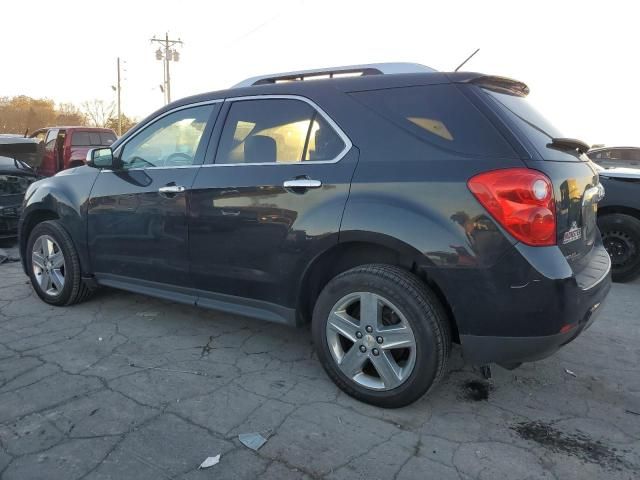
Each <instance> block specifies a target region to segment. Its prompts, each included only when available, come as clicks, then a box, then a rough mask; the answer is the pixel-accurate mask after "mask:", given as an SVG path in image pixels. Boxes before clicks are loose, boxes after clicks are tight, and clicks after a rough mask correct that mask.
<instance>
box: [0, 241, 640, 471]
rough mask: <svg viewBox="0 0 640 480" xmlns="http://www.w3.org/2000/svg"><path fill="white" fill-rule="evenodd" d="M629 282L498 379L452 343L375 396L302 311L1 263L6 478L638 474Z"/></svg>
mask: <svg viewBox="0 0 640 480" xmlns="http://www.w3.org/2000/svg"><path fill="white" fill-rule="evenodd" d="M7 250H8V251H9V253H14V254H15V247H13V248H8V249H7ZM639 294H640V281H636V282H634V283H630V284H617V285H614V287H613V289H612V292H611V294H610V296H609V299H608V303H607V304H606V305H605V306H604V307H603V308H604V311H603V313H602V315H601V317H600V318H599V319H598V320H597V321H596V322H595V323H594V325H593V326H592V327H591V329H589V330H588V331H587V332H585V333H584V334H583V335H582V336H581V337H579V338H578V339H577V340H576V341H575V342H573V343H572V344H570V345H568V346H567V347H565V348H564V349H563V350H562V351H560V352H559V353H558V354H556V355H555V356H553V357H551V358H549V359H547V360H544V361H541V362H537V363H534V364H528V365H524V366H523V367H521V368H519V369H517V370H514V371H506V370H503V369H500V368H498V367H496V368H494V369H493V379H492V380H491V381H485V380H484V379H483V378H482V377H481V376H480V375H479V373H478V371H476V370H474V369H473V368H471V367H470V366H467V365H465V364H464V362H463V361H462V359H461V355H460V351H459V349H457V348H454V350H453V354H452V358H451V362H450V367H449V372H448V374H447V375H446V377H445V378H444V380H443V381H442V382H441V384H440V385H439V386H438V387H437V388H436V389H434V390H433V391H432V392H431V393H430V394H429V395H428V396H426V397H424V398H423V399H421V400H420V401H418V402H416V403H415V404H413V405H410V406H408V407H405V408H402V409H398V410H383V409H379V408H376V407H372V406H368V405H365V404H362V403H359V402H358V401H356V400H353V399H351V398H350V397H348V396H346V395H345V394H343V393H341V392H340V391H339V390H338V389H337V387H335V386H334V385H333V383H331V382H330V381H329V379H328V378H327V376H326V375H325V374H324V372H323V370H322V368H321V367H320V364H319V363H318V361H317V360H316V358H315V355H314V353H313V348H312V345H311V340H310V333H309V330H308V329H291V328H287V327H283V326H279V325H275V324H269V323H263V322H259V321H256V320H251V319H247V318H241V317H235V316H231V315H227V314H222V313H218V312H212V311H207V310H202V309H197V308H191V307H187V306H184V305H177V304H173V303H170V302H165V301H160V300H156V299H152V298H148V297H143V296H140V295H134V294H130V293H125V292H118V291H115V290H109V289H103V290H101V291H100V292H99V293H98V294H97V295H96V296H95V297H94V298H93V299H91V300H90V301H88V302H86V303H83V304H81V305H77V306H74V307H68V308H56V307H51V306H48V305H46V304H44V303H43V302H41V301H40V300H39V299H38V298H37V296H36V295H35V294H34V293H33V292H32V290H31V287H30V285H29V284H28V281H27V278H26V277H25V275H24V274H23V272H22V270H21V267H20V264H19V263H5V264H1V265H0V478H2V479H3V480H13V479H21V480H26V479H45V478H46V479H49V480H53V479H64V480H69V479H80V478H82V479H128V478H132V479H136V480H144V479H164V478H167V479H168V478H185V479H201V478H202V479H205V478H216V479H227V478H229V479H231V478H233V479H253V478H263V479H278V480H281V479H297V478H307V479H317V478H318V479H319V478H322V479H343V478H344V479H346V478H354V479H366V480H376V479H381V480H382V479H385V480H386V479H411V478H420V479H424V478H434V479H496V478H506V479H510V478H513V479H525V478H527V479H538V478H541V479H563V480H564V479H580V480H584V479H588V478H594V479H601V478H607V479H632V478H638V472H640V367H639V363H640V362H639V360H640V315H639V312H640V295H639ZM505 320H506V321H508V320H507V319H505ZM249 432H261V433H262V434H263V435H264V436H265V437H268V441H267V443H266V444H265V445H264V446H263V447H262V448H261V449H260V450H259V451H258V452H254V451H252V450H249V449H248V448H246V447H244V446H243V445H242V444H241V443H240V442H239V441H238V434H240V433H249ZM216 454H221V455H222V456H221V459H220V463H219V464H218V465H215V466H214V467H212V468H210V469H207V470H198V466H199V465H200V463H201V462H202V461H203V460H204V459H205V458H206V457H209V456H215V455H216Z"/></svg>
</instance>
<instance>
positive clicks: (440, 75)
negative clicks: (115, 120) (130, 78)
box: [138, 71, 488, 125]
mask: <svg viewBox="0 0 640 480" xmlns="http://www.w3.org/2000/svg"><path fill="white" fill-rule="evenodd" d="M480 77H488V75H485V74H482V73H476V72H449V73H447V72H436V71H434V72H424V73H399V74H392V75H363V76H361V77H344V78H328V79H320V80H308V81H291V82H283V83H269V84H262V85H253V86H248V87H237V88H228V89H224V90H216V91H211V92H206V93H201V94H197V95H192V96H189V97H184V98H181V99H179V100H176V101H174V102H172V103H170V104H168V105H165V106H164V107H163V108H161V109H159V110H157V111H155V112H153V113H152V114H150V115H149V116H148V117H146V118H144V119H142V120H141V121H140V122H139V123H138V125H144V124H145V123H146V122H147V120H150V119H151V118H152V117H155V116H156V115H158V114H161V113H163V112H165V111H169V110H173V109H175V108H176V107H181V106H184V105H190V104H193V103H200V102H207V101H211V100H221V99H225V98H235V97H246V96H254V95H298V96H302V97H304V96H307V95H313V94H314V93H315V94H318V93H321V92H330V91H334V92H335V91H338V92H355V91H364V90H379V89H385V88H394V87H406V86H419V85H435V84H440V83H468V82H471V81H472V80H474V79H477V78H480Z"/></svg>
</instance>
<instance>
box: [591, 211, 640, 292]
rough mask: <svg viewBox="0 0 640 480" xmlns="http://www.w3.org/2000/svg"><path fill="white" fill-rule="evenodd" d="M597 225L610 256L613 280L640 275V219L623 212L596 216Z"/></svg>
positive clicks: (626, 280)
mask: <svg viewBox="0 0 640 480" xmlns="http://www.w3.org/2000/svg"><path fill="white" fill-rule="evenodd" d="M598 227H599V228H600V232H601V233H602V243H604V246H605V248H606V249H607V252H609V256H610V257H611V264H612V265H611V276H612V278H613V281H614V282H628V281H630V280H633V279H634V278H636V277H638V275H640V220H638V219H637V218H636V217H632V216H631V215H625V214H623V213H612V214H608V215H604V216H602V217H600V218H598Z"/></svg>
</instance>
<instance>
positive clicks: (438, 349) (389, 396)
mask: <svg viewBox="0 0 640 480" xmlns="http://www.w3.org/2000/svg"><path fill="white" fill-rule="evenodd" d="M312 329H313V338H314V343H315V345H316V351H317V353H318V357H319V359H320V361H321V363H322V365H323V367H324V369H325V370H326V371H327V373H328V374H329V376H330V377H331V379H332V380H333V381H334V382H335V383H336V384H337V385H338V387H340V388H341V389H342V390H343V391H344V392H346V393H348V394H349V395H351V396H353V397H355V398H357V399H359V400H361V401H364V402H367V403H371V404H373V405H378V406H381V407H388V408H396V407H402V406H404V405H407V404H409V403H411V402H413V401H415V400H417V399H418V398H420V397H421V396H422V395H424V394H425V393H426V392H427V391H428V390H429V389H430V388H431V387H432V386H433V385H434V384H435V383H436V382H437V381H438V380H439V379H440V378H441V377H442V375H443V373H444V371H445V367H446V362H447V358H448V356H449V350H450V347H451V332H450V326H449V323H448V319H447V316H446V314H445V312H444V309H443V308H442V305H441V304H440V302H439V301H438V299H437V298H436V296H435V295H434V294H433V292H431V291H430V290H429V289H428V288H427V286H426V285H424V284H423V283H422V282H421V281H420V280H419V279H418V278H417V277H415V276H414V275H412V274H411V273H409V272H406V271H404V270H402V269H400V268H397V267H393V266H389V265H364V266H361V267H356V268H353V269H351V270H348V271H347V272H344V273H342V274H340V275H338V276H336V277H335V278H334V279H333V280H331V281H330V282H329V283H328V284H327V286H326V287H325V288H324V289H323V291H322V292H321V294H320V296H319V297H318V300H317V302H316V305H315V308H314V312H313V326H312Z"/></svg>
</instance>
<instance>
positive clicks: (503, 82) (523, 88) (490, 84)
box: [467, 75, 529, 97]
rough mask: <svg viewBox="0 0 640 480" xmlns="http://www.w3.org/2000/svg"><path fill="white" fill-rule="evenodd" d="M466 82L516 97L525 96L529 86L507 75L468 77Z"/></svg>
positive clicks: (527, 93)
mask: <svg viewBox="0 0 640 480" xmlns="http://www.w3.org/2000/svg"><path fill="white" fill-rule="evenodd" d="M467 83H473V84H474V85H478V86H480V87H482V88H486V89H488V90H491V91H493V92H497V93H506V94H507V95H515V96H516V97H526V96H527V95H529V87H528V86H527V84H526V83H523V82H520V81H518V80H514V79H512V78H507V77H498V76H494V75H482V76H479V77H475V78H472V79H469V80H468V81H467Z"/></svg>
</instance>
